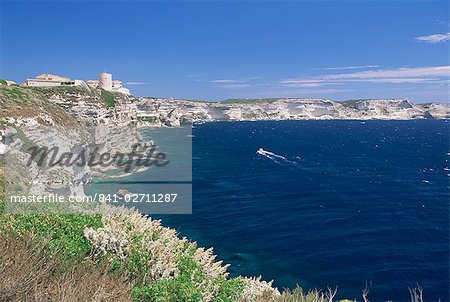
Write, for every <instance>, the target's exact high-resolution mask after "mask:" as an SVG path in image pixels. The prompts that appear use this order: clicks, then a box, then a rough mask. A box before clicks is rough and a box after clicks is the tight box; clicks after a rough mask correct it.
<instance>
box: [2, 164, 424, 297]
mask: <svg viewBox="0 0 450 302" xmlns="http://www.w3.org/2000/svg"><path fill="white" fill-rule="evenodd" d="M1 172H2V171H0V188H1V187H2V186H1V185H3V180H2V178H1V177H2V175H1V174H2V173H1ZM3 199H4V192H3V191H2V190H0V200H3ZM0 204H2V202H0ZM215 258H216V256H215V255H214V254H213V251H212V249H204V248H198V247H197V245H196V243H195V242H190V241H188V240H187V239H186V238H181V239H180V238H178V234H177V233H176V231H174V230H173V229H169V228H166V227H163V226H162V225H161V222H160V221H159V220H152V219H151V218H147V217H143V216H142V215H141V214H139V213H138V212H137V211H133V210H130V209H126V208H117V207H105V208H104V209H103V211H102V214H101V215H100V214H97V215H75V214H70V215H69V214H67V215H18V214H16V215H11V214H6V213H3V211H2V210H0V302H2V301H29V300H39V301H112V300H114V301H119V302H120V301H131V300H134V301H153V302H196V301H198V302H203V301H204V302H209V301H215V302H332V301H333V298H334V296H335V294H336V291H335V290H331V289H330V290H329V291H328V292H322V291H317V290H310V291H309V292H304V291H303V290H302V289H301V288H300V287H297V288H296V289H294V290H293V291H292V292H291V291H289V290H286V291H284V292H283V293H280V292H279V291H278V289H276V288H274V287H273V285H272V282H266V281H263V280H261V277H258V278H247V277H238V278H228V273H227V268H228V266H227V265H222V262H221V261H215ZM410 291H411V299H412V300H411V301H413V302H423V300H422V292H421V289H413V290H410ZM367 293H368V292H363V301H365V302H368V301H369V300H368V298H367ZM346 301H349V300H346Z"/></svg>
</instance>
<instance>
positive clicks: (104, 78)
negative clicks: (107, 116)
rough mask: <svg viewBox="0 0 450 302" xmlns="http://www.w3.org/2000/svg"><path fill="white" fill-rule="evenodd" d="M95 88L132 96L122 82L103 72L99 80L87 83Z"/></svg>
mask: <svg viewBox="0 0 450 302" xmlns="http://www.w3.org/2000/svg"><path fill="white" fill-rule="evenodd" d="M86 83H87V84H88V85H89V86H91V87H93V88H102V89H105V90H107V91H116V92H121V93H125V94H130V90H129V89H127V88H125V87H123V86H122V82H121V81H119V80H113V79H112V74H110V73H106V72H102V73H101V74H99V76H98V80H89V81H87V82H86Z"/></svg>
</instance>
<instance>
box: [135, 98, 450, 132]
mask: <svg viewBox="0 0 450 302" xmlns="http://www.w3.org/2000/svg"><path fill="white" fill-rule="evenodd" d="M135 104H136V108H137V120H138V121H140V122H143V123H145V124H154V125H166V126H178V125H179V124H180V123H181V124H183V123H191V122H195V121H217V120H230V121H246V120H251V121H255V120H305V119H364V120H366V119H397V120H407V119H422V118H439V119H442V118H450V106H449V105H448V104H412V103H410V102H409V101H408V100H406V99H386V100H355V101H346V102H333V101H330V100H322V99H270V100H264V99H262V100H239V101H225V102H215V103H214V102H195V101H182V100H168V99H145V98H141V99H138V100H136V101H135Z"/></svg>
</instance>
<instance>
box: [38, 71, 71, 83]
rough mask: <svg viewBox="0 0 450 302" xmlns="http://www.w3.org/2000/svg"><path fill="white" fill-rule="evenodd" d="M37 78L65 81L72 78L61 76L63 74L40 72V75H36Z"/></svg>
mask: <svg viewBox="0 0 450 302" xmlns="http://www.w3.org/2000/svg"><path fill="white" fill-rule="evenodd" d="M36 79H40V80H48V81H63V82H67V81H70V78H66V77H61V76H58V75H54V74H49V73H43V74H40V75H38V76H36Z"/></svg>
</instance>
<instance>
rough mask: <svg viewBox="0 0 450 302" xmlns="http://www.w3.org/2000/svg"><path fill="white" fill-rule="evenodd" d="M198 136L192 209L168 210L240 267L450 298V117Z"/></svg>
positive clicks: (281, 278) (276, 126)
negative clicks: (181, 212)
mask: <svg viewBox="0 0 450 302" xmlns="http://www.w3.org/2000/svg"><path fill="white" fill-rule="evenodd" d="M193 134H194V135H195V137H194V138H193V167H194V172H193V214H192V215H165V216H159V217H160V218H163V221H164V224H165V225H166V226H170V227H173V228H176V229H178V230H179V232H180V233H181V234H182V235H185V236H188V238H190V239H191V240H194V241H197V242H198V243H199V244H200V245H202V246H208V247H209V246H213V247H214V248H215V252H216V253H217V254H218V256H219V258H221V259H224V260H225V262H226V263H230V264H231V265H232V266H231V268H230V272H231V275H232V276H237V275H246V276H259V275H262V276H263V278H264V279H266V280H270V279H274V280H275V285H276V286H278V287H280V288H283V287H291V288H292V287H294V286H295V285H296V284H300V285H301V286H302V287H303V288H306V289H308V288H321V289H325V288H326V287H327V286H338V287H339V298H350V299H353V298H360V295H361V291H362V289H363V288H364V287H365V284H366V282H371V284H372V287H371V290H370V291H371V293H370V298H371V301H386V300H388V299H390V300H392V299H393V300H395V301H409V292H408V287H414V286H415V285H416V284H419V285H420V286H422V287H423V288H424V293H425V298H426V301H437V300H438V299H439V298H441V301H449V180H450V177H449V173H450V171H449V170H448V160H449V159H450V156H449V155H450V154H449V153H448V152H450V150H449V123H448V121H443V120H440V121H438V120H419V121H366V122H360V121H283V122H275V121H273V122H240V123H228V122H220V123H208V124H203V125H198V126H196V127H195V128H194V129H193ZM260 148H263V150H266V151H269V152H272V153H267V152H261V153H263V154H257V150H259V149H260ZM138 176H139V174H137V175H135V176H133V179H134V180H135V179H136V177H138ZM142 177H144V178H145V173H144V174H142ZM103 186H104V185H103ZM94 189H95V188H94ZM103 189H104V188H103ZM115 190H117V188H116V189H115Z"/></svg>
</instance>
